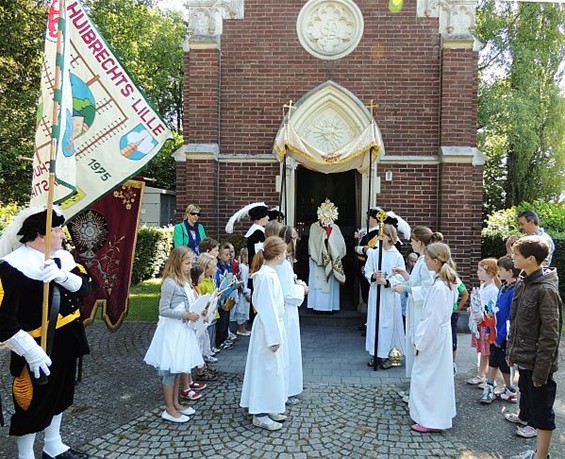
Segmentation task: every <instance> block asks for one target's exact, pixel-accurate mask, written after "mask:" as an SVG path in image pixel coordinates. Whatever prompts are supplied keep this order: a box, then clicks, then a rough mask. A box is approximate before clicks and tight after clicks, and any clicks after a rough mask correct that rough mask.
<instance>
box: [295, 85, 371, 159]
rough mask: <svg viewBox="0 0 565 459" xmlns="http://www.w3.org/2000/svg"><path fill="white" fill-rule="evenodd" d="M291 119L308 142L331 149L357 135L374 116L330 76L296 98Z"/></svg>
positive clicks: (330, 150)
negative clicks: (327, 79)
mask: <svg viewBox="0 0 565 459" xmlns="http://www.w3.org/2000/svg"><path fill="white" fill-rule="evenodd" d="M291 119H292V125H293V127H294V129H295V130H296V131H297V132H298V133H299V134H300V136H301V137H302V138H303V139H304V140H305V141H306V142H308V143H309V144H310V145H312V146H313V147H316V148H317V149H318V150H321V151H325V152H328V153H329V152H333V151H335V150H337V149H339V148H340V147H343V146H344V145H346V144H348V143H349V142H351V141H352V140H353V139H355V138H356V137H357V136H358V135H359V134H360V133H361V132H363V130H364V129H365V128H366V127H367V125H368V124H369V123H370V122H371V120H372V116H371V113H370V112H369V110H368V109H367V107H365V106H364V105H363V103H362V102H361V101H360V100H359V99H358V98H357V97H356V96H355V95H354V94H353V93H351V92H350V91H349V90H347V89H346V88H344V87H343V86H341V85H339V84H337V83H335V82H333V81H331V80H330V81H326V82H324V83H322V84H320V85H319V86H317V87H316V88H314V89H312V90H311V91H309V92H308V93H307V94H305V95H304V96H303V97H302V98H301V99H300V100H299V101H297V102H296V109H295V110H294V111H293V112H292V116H291Z"/></svg>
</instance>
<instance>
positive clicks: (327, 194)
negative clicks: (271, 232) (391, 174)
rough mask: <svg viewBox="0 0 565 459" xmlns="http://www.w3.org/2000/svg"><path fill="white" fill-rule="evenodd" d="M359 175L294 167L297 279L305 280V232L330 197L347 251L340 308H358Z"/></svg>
mask: <svg viewBox="0 0 565 459" xmlns="http://www.w3.org/2000/svg"><path fill="white" fill-rule="evenodd" d="M360 184H361V175H360V174H359V173H358V172H357V171H354V170H351V171H347V172H340V173H336V174H322V173H320V172H315V171H312V170H309V169H306V168H304V167H298V169H297V170H296V193H295V222H296V225H295V226H296V229H297V231H298V233H299V235H300V241H299V242H298V245H297V257H296V258H297V260H298V262H297V263H296V265H295V271H296V274H297V275H298V278H299V279H304V280H305V281H308V235H309V234H308V233H309V230H310V225H311V224H312V223H314V222H315V221H317V220H318V218H317V215H316V210H317V209H318V206H319V205H320V204H321V203H322V202H323V201H324V200H325V199H326V198H329V199H330V200H331V201H332V202H333V203H334V204H335V205H336V206H337V207H338V212H339V218H338V220H337V221H336V224H337V225H338V226H339V228H340V230H341V232H342V233H343V237H344V239H345V244H346V247H347V255H346V256H345V258H344V259H343V268H344V271H345V275H346V282H345V285H342V286H341V288H340V310H341V311H356V310H357V301H356V300H355V299H356V298H358V293H357V285H358V282H357V259H356V256H355V252H354V246H355V244H356V240H355V232H356V231H357V225H358V223H357V216H358V215H359V211H358V210H359V205H360V197H359V192H358V190H360V189H361V186H360Z"/></svg>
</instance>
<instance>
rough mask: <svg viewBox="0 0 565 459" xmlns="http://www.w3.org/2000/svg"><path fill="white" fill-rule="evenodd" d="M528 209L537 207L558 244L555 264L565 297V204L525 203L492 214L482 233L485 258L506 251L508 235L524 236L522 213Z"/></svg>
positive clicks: (549, 232)
mask: <svg viewBox="0 0 565 459" xmlns="http://www.w3.org/2000/svg"><path fill="white" fill-rule="evenodd" d="M524 210H533V211H534V212H536V213H537V214H538V216H539V219H540V227H542V228H544V230H546V231H547V233H548V234H549V235H550V236H551V238H552V239H553V242H554V243H555V251H554V252H553V259H552V261H551V265H552V266H553V267H555V268H557V273H558V274H559V275H560V276H561V279H560V282H559V291H560V292H561V298H565V203H563V202H559V203H548V202H534V203H533V204H530V203H527V202H524V203H521V204H519V205H518V206H515V207H511V208H510V209H504V210H500V211H497V212H494V213H493V214H491V215H490V216H489V218H488V221H487V224H486V227H485V228H484V229H483V232H482V238H481V239H482V257H483V258H487V257H495V258H499V257H501V256H503V255H505V254H506V246H505V241H506V239H507V238H508V236H511V235H517V236H520V232H519V230H518V214H519V213H520V212H522V211H524Z"/></svg>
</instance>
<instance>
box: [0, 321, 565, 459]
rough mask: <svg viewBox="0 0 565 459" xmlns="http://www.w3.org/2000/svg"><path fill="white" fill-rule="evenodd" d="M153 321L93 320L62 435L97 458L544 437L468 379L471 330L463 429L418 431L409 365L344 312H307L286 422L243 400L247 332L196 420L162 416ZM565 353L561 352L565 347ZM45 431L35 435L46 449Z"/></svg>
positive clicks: (460, 418) (2, 438) (7, 444)
mask: <svg viewBox="0 0 565 459" xmlns="http://www.w3.org/2000/svg"><path fill="white" fill-rule="evenodd" d="M153 330H154V325H153V324H149V323H126V324H124V325H123V327H122V328H121V329H120V330H119V331H117V332H110V331H108V330H106V328H105V326H104V325H102V324H100V323H96V324H94V325H93V326H91V327H89V328H88V329H87V333H88V336H89V340H90V344H91V350H92V353H91V355H90V356H88V357H86V358H85V360H84V369H83V379H82V382H81V383H79V385H78V387H77V394H76V397H75V405H74V406H73V407H72V408H71V409H69V410H68V411H67V412H66V414H65V415H64V420H63V438H64V439H66V440H67V442H68V443H70V444H71V445H72V446H73V448H75V449H78V450H82V451H85V452H89V453H90V455H91V457H92V458H108V459H110V458H124V459H129V458H167V459H172V458H190V457H198V458H200V457H207V458H245V457H257V458H259V457H260V458H311V457H312V458H315V457H324V458H326V457H327V458H341V457H345V456H350V457H353V458H404V457H418V458H458V457H459V458H466V459H471V458H504V457H508V456H510V455H512V454H516V453H518V452H521V451H522V450H524V449H528V448H532V447H535V440H525V439H521V438H519V437H517V436H516V435H515V434H514V426H513V425H512V424H510V423H508V422H506V421H505V420H504V419H503V413H504V411H505V410H508V409H510V410H514V409H515V408H516V407H515V405H511V404H508V403H506V402H500V401H495V402H494V403H492V404H491V405H489V406H482V405H480V404H479V402H478V399H479V398H480V395H481V391H480V390H478V389H476V388H475V387H473V386H469V385H467V384H466V383H465V380H466V379H467V378H468V377H469V376H471V375H472V374H473V369H474V366H475V361H476V354H474V350H471V349H470V345H469V341H470V339H469V335H460V351H459V353H458V356H457V362H458V366H459V371H460V373H459V374H458V375H457V376H456V392H457V411H458V415H457V417H456V418H455V420H454V427H453V429H451V430H450V431H448V432H445V433H441V434H434V435H430V434H417V433H414V432H412V431H411V430H410V424H411V421H410V418H409V416H408V409H407V406H406V405H405V404H404V403H403V402H401V401H400V398H399V397H398V395H397V391H398V390H400V389H405V388H407V385H408V383H407V381H406V379H405V378H404V368H395V369H391V370H388V371H377V372H373V371H372V370H371V369H370V368H368V367H367V365H366V363H367V355H366V354H365V352H363V349H364V338H362V337H361V336H360V334H359V332H358V331H357V326H356V325H354V324H352V323H349V322H345V323H343V324H339V323H338V321H334V322H324V321H323V320H318V321H313V322H312V321H308V322H306V323H303V326H302V339H303V355H304V374H305V384H306V390H305V391H304V393H303V395H302V396H301V403H300V404H298V405H295V406H292V407H289V409H288V414H289V420H288V421H287V422H285V424H284V427H283V429H281V430H280V431H278V432H266V431H263V430H260V429H257V428H256V427H253V426H252V425H251V419H250V418H249V417H248V416H247V414H246V413H245V412H244V411H243V410H242V409H240V408H239V394H240V390H241V382H242V377H243V370H244V366H245V355H246V352H247V342H248V338H242V339H240V340H239V342H237V343H236V345H235V346H234V349H233V350H229V351H222V352H221V354H219V360H220V362H219V363H218V368H219V369H220V371H221V376H220V379H219V380H218V381H215V382H211V383H209V387H208V389H206V390H204V391H203V394H204V396H203V397H202V398H201V399H200V400H198V401H196V402H193V403H192V406H193V407H194V408H195V409H196V410H197V413H196V414H195V415H194V416H192V418H191V421H190V423H188V424H181V425H177V424H172V423H167V422H165V421H162V420H161V419H160V417H159V416H160V414H161V412H162V410H163V408H164V406H163V401H162V395H161V388H160V383H159V380H158V378H157V377H156V375H155V372H154V370H153V369H152V368H150V367H148V366H147V365H145V364H144V363H143V361H142V360H143V356H144V354H145V350H146V349H147V346H148V344H149V341H150V339H151V336H152V334H153ZM562 355H563V354H562ZM7 363H8V353H7V352H6V351H0V368H2V371H0V391H1V395H2V401H3V404H4V414H5V416H7V417H8V418H9V416H10V414H11V412H12V402H11V400H10V399H9V388H10V384H11V378H10V376H9V372H8V366H7ZM558 377H559V379H558V390H559V392H558V401H557V402H556V413H557V423H558V429H559V430H558V431H556V433H555V435H554V442H553V445H552V457H555V458H565V438H564V437H563V435H562V434H561V426H563V425H565V405H564V403H563V400H565V398H564V397H563V394H564V383H565V381H562V378H561V377H560V374H559V373H558ZM38 439H39V440H40V441H37V442H36V446H37V447H38V448H37V449H36V454H37V457H41V456H40V447H41V435H39V436H38ZM14 443H15V442H14V441H13V439H12V438H10V437H9V436H8V428H7V427H3V428H0V458H15V457H17V455H16V449H15V444H14Z"/></svg>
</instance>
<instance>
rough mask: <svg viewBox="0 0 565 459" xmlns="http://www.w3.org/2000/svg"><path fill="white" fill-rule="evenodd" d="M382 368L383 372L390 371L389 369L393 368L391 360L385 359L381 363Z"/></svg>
mask: <svg viewBox="0 0 565 459" xmlns="http://www.w3.org/2000/svg"><path fill="white" fill-rule="evenodd" d="M381 368H382V369H383V370H388V369H389V368H392V362H391V361H390V360H389V359H384V360H383V361H382V362H381Z"/></svg>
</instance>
